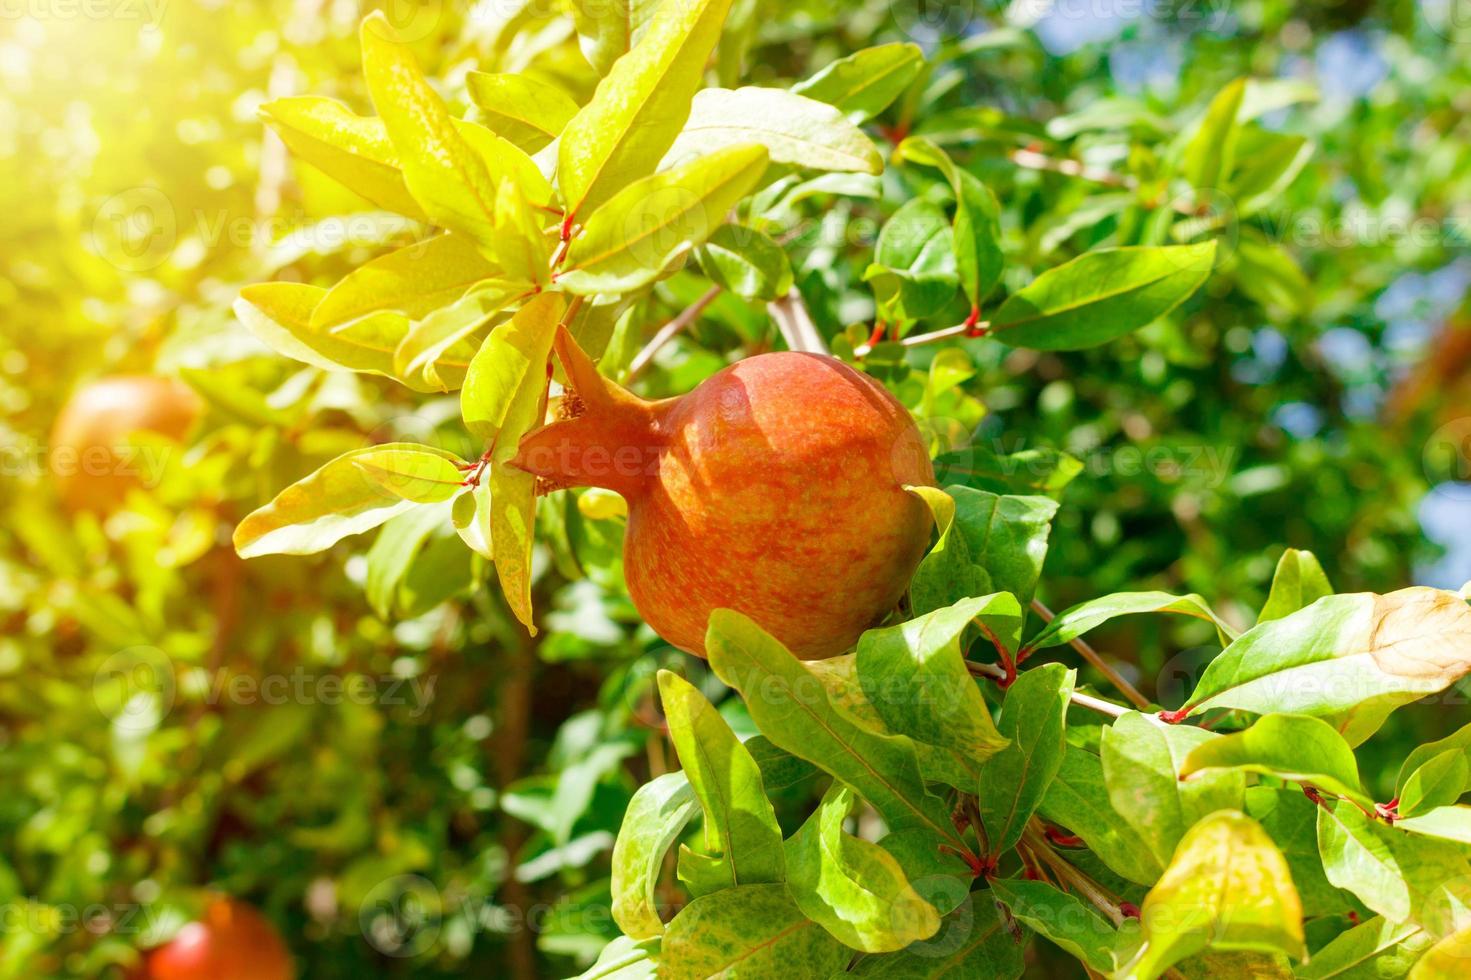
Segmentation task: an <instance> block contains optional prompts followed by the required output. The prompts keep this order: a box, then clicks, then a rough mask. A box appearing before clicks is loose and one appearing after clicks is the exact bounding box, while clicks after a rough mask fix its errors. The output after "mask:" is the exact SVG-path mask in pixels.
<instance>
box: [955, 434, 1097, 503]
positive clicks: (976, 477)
mask: <svg viewBox="0 0 1471 980" xmlns="http://www.w3.org/2000/svg"><path fill="white" fill-rule="evenodd" d="M1082 472H1083V462H1082V460H1080V459H1077V458H1076V457H1073V456H1069V455H1068V454H1067V453H1064V452H1060V451H1058V450H1056V449H1042V448H1039V449H1023V450H1021V451H1019V452H1015V453H1010V454H1007V455H1002V454H1000V453H997V452H995V451H994V450H993V449H991V448H989V447H987V446H985V445H983V444H982V443H980V442H976V443H973V444H972V445H969V446H967V447H966V448H964V449H960V450H956V451H955V452H949V453H943V454H941V455H940V456H939V457H937V458H936V459H935V480H936V482H938V483H939V484H940V485H941V486H950V485H951V484H956V485H960V486H967V487H970V488H971V489H973V490H988V491H990V492H991V493H998V494H1042V495H1045V496H1049V497H1052V498H1053V499H1056V498H1058V497H1060V496H1061V494H1062V492H1063V491H1064V490H1066V489H1067V487H1068V485H1069V484H1070V483H1072V482H1073V480H1074V479H1076V478H1077V476H1078V475H1079V474H1080V473H1082Z"/></svg>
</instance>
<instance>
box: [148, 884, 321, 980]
mask: <svg viewBox="0 0 1471 980" xmlns="http://www.w3.org/2000/svg"><path fill="white" fill-rule="evenodd" d="M135 976H136V980H295V978H296V967H295V966H294V965H293V963H292V961H291V953H290V952H289V951H288V950H287V949H286V944H285V943H284V942H282V940H281V936H280V934H278V933H277V932H276V929H275V927H274V926H272V925H271V923H270V922H269V921H268V920H267V919H266V918H265V917H264V916H262V915H261V914H260V913H259V912H257V911H256V910H255V909H253V908H251V907H250V906H249V905H246V904H245V903H244V902H238V901H236V900H234V899H228V898H221V899H215V900H214V901H211V902H210V904H209V906H208V908H206V909H205V913H204V916H203V917H202V918H201V919H200V921H198V922H191V923H189V924H188V925H186V926H185V927H184V928H182V929H180V930H179V932H178V933H177V934H176V935H175V936H174V938H173V939H171V940H169V941H168V942H167V943H165V944H164V945H162V946H160V947H158V948H157V949H155V950H152V951H150V952H149V953H148V954H147V956H146V957H145V958H144V962H143V967H142V969H141V971H139V972H137V973H136V974H135Z"/></svg>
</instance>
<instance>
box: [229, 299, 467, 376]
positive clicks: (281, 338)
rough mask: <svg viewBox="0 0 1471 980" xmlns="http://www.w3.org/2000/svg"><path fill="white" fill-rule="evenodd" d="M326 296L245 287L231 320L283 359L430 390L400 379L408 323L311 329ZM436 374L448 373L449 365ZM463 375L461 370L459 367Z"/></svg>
mask: <svg viewBox="0 0 1471 980" xmlns="http://www.w3.org/2000/svg"><path fill="white" fill-rule="evenodd" d="M326 295H327V293H326V291H325V290H323V289H319V288H317V287H316V286H306V285H302V284H300V283H294V282H268V283H262V284H260V285H257V286H247V287H245V288H244V289H242V290H241V291H240V298H239V299H238V300H236V302H235V315H236V316H237V317H239V318H240V322H241V323H243V324H245V326H246V328H247V329H248V330H249V331H250V332H251V333H252V334H254V335H255V336H256V337H257V338H258V339H259V340H260V341H261V342H262V343H263V344H265V345H266V346H267V347H270V348H271V349H272V350H274V351H276V352H277V353H279V354H283V355H285V356H286V357H290V358H293V359H295V360H298V361H301V362H303V363H305V364H310V365H312V366H313V367H318V368H322V369H323V370H328V371H343V370H347V371H361V372H362V373H364V374H376V375H379V376H380V377H385V378H393V379H395V380H398V381H400V382H401V383H402V384H405V385H407V386H408V387H410V388H412V389H414V390H415V391H431V390H433V388H432V386H430V385H427V384H425V383H424V382H423V380H422V379H421V380H415V379H414V378H404V377H400V376H399V374H398V371H397V370H396V369H395V367H394V363H393V351H394V349H395V348H396V347H397V346H398V345H399V344H400V343H401V342H402V341H403V338H404V337H405V336H406V335H407V334H408V332H409V321H408V319H407V318H406V317H403V316H400V315H399V314H397V313H383V314H380V315H377V316H372V317H368V318H366V319H364V320H359V321H358V322H356V323H353V324H351V325H350V326H346V327H342V328H339V329H336V330H318V329H317V328H315V327H313V326H312V323H311V320H312V311H313V310H315V309H316V307H317V305H318V304H319V303H321V301H322V298H323V297H324V296H326ZM437 369H439V370H441V371H444V372H448V373H451V374H452V373H453V371H454V366H453V365H452V364H448V363H441V364H439V365H437ZM461 370H463V367H462V368H461Z"/></svg>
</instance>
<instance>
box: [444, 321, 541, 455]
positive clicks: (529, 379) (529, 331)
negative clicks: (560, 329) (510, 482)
mask: <svg viewBox="0 0 1471 980" xmlns="http://www.w3.org/2000/svg"><path fill="white" fill-rule="evenodd" d="M566 311H567V302H566V300H565V299H564V298H563V297H562V296H559V295H557V294H556V293H542V294H541V295H539V296H537V297H536V298H534V299H532V300H531V301H530V302H529V303H527V304H526V305H525V306H523V307H522V308H521V309H520V310H519V311H518V312H517V313H516V315H515V316H513V317H511V319H509V320H507V321H506V322H505V323H503V324H501V325H500V326H498V327H496V328H495V329H494V330H492V331H491V332H490V335H489V336H488V337H486V338H485V342H484V343H482V344H481V345H480V350H479V351H478V352H477V353H476V354H475V358H474V359H473V360H472V361H471V362H470V369H469V371H468V372H466V374H465V386H464V387H463V388H462V389H461V390H460V413H461V415H462V416H463V418H464V420H465V427H466V428H468V429H469V430H470V432H471V434H473V435H474V436H475V437H476V438H477V439H481V440H483V441H484V442H486V443H487V444H490V443H492V442H493V443H494V446H495V449H494V452H493V454H492V456H491V459H492V461H493V462H494V463H505V462H506V461H507V460H509V459H511V458H512V457H513V456H515V455H516V451H517V449H518V447H519V446H520V443H521V437H522V436H524V435H525V434H526V433H527V432H529V431H531V430H532V429H533V428H535V427H536V426H538V425H540V424H541V422H542V420H543V415H544V411H543V408H542V405H543V398H544V397H545V395H546V391H547V373H546V368H547V362H548V361H549V360H550V359H551V356H552V343H553V342H554V341H555V340H556V338H557V325H558V324H559V323H561V321H562V317H563V315H564V314H565V313H566Z"/></svg>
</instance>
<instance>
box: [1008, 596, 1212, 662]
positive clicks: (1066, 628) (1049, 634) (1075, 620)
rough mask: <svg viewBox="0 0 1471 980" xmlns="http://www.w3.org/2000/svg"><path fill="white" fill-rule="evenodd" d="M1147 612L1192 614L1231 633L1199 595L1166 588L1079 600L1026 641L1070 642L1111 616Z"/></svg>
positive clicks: (1035, 646)
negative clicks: (1177, 593) (1174, 593)
mask: <svg viewBox="0 0 1471 980" xmlns="http://www.w3.org/2000/svg"><path fill="white" fill-rule="evenodd" d="M1146 613H1176V614H1179V615H1182V616H1193V617H1195V618H1196V619H1203V620H1205V621H1206V622H1208V623H1211V624H1212V625H1214V626H1215V627H1216V631H1217V632H1218V633H1221V634H1223V635H1224V636H1225V637H1230V636H1233V635H1234V633H1233V632H1232V630H1231V628H1230V626H1229V624H1227V623H1226V621H1225V620H1223V619H1221V618H1220V617H1219V616H1217V615H1216V614H1215V612H1214V611H1213V610H1212V609H1211V607H1210V606H1208V605H1207V604H1206V601H1205V600H1204V599H1203V598H1201V597H1200V596H1198V595H1194V594H1191V595H1185V596H1177V595H1171V594H1170V593H1168V592H1119V593H1117V594H1115V595H1110V596H1104V597H1103V598H1101V599H1091V600H1089V601H1088V602H1083V603H1079V604H1078V605H1076V606H1073V607H1072V608H1071V609H1067V610H1064V611H1063V612H1061V613H1059V614H1058V615H1057V616H1056V617H1055V618H1054V619H1053V620H1052V622H1050V623H1048V624H1047V626H1046V628H1045V629H1043V630H1042V631H1041V632H1039V633H1038V634H1037V635H1036V636H1034V637H1032V639H1031V641H1030V642H1028V643H1027V649H1028V650H1045V649H1047V648H1048V647H1055V646H1061V645H1062V644H1064V643H1071V642H1072V641H1073V640H1075V639H1077V638H1078V637H1080V636H1082V635H1083V634H1085V633H1087V632H1089V631H1091V630H1094V629H1097V628H1098V627H1100V626H1102V625H1103V624H1104V623H1107V622H1109V621H1110V620H1113V619H1117V618H1118V617H1120V616H1138V615H1142V614H1146ZM1222 642H1225V641H1224V640H1223V641H1222Z"/></svg>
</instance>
